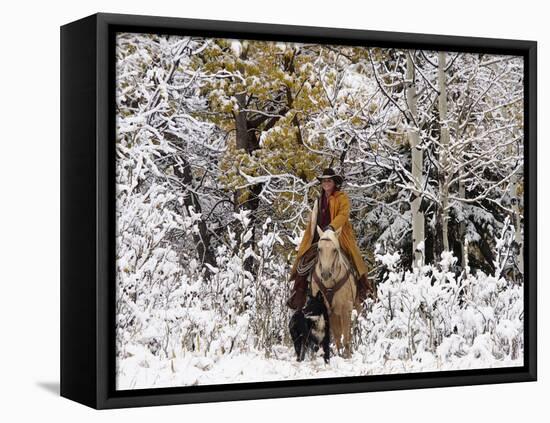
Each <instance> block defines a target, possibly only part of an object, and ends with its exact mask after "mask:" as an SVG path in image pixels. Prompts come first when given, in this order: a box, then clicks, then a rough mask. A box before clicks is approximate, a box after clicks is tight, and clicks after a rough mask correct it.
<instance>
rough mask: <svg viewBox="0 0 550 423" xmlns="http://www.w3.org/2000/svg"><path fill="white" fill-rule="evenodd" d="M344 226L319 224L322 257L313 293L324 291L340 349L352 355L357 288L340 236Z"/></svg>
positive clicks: (314, 276)
mask: <svg viewBox="0 0 550 423" xmlns="http://www.w3.org/2000/svg"><path fill="white" fill-rule="evenodd" d="M341 231H342V228H338V229H337V230H336V231H335V232H334V231H332V230H331V229H328V230H326V231H324V232H323V231H322V230H321V228H320V227H319V226H318V225H317V233H318V234H319V242H318V246H317V248H318V258H317V263H316V265H315V268H314V270H313V274H312V278H311V280H312V283H311V293H312V295H313V296H316V295H317V293H318V292H319V291H321V293H322V295H323V298H324V301H325V305H326V307H327V310H328V311H329V322H330V328H331V332H332V336H333V337H334V342H335V344H336V348H337V350H338V355H341V356H342V346H343V349H344V351H343V352H344V354H343V356H344V358H350V357H351V322H352V321H351V313H352V310H353V308H354V300H355V296H356V294H357V287H356V284H355V280H354V274H353V272H352V271H351V264H350V262H349V261H348V260H347V259H346V257H345V256H344V254H343V252H342V250H341V248H340V243H339V241H338V237H339V236H340V233H341Z"/></svg>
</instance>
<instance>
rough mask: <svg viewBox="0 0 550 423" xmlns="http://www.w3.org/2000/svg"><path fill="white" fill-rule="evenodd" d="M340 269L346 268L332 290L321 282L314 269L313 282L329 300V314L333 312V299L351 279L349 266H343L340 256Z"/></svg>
mask: <svg viewBox="0 0 550 423" xmlns="http://www.w3.org/2000/svg"><path fill="white" fill-rule="evenodd" d="M340 267H344V269H345V272H344V275H343V276H342V277H341V278H340V279H339V280H338V281H337V282H336V283H335V284H334V286H332V287H330V288H327V287H326V285H325V284H324V283H323V281H322V280H321V278H320V277H319V275H318V274H317V269H316V268H315V269H313V275H312V280H313V281H315V283H316V284H317V286H318V287H319V289H320V290H321V293H322V294H323V296H324V297H325V299H326V300H327V302H328V305H329V309H328V312H329V314H330V313H331V311H332V310H331V309H332V299H333V298H334V294H335V293H336V292H338V290H339V289H340V288H342V287H343V286H344V284H345V283H346V282H347V280H348V279H349V276H350V273H349V269H348V268H347V266H345V265H343V264H342V257H341V255H340Z"/></svg>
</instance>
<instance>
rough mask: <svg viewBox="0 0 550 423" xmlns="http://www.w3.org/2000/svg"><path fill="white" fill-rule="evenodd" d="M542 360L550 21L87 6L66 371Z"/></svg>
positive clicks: (72, 163)
mask: <svg viewBox="0 0 550 423" xmlns="http://www.w3.org/2000/svg"><path fill="white" fill-rule="evenodd" d="M533 380H536V42H534V41H520V40H505V39H487V38H471V37H456V36H442V35H426V34H410V33H397V32H378V31H364V30H351V29H336V28H318V27H305V26H286V25H272V24H258V23H243V22H223V21H208V20H193V19H179V18H164V17H151V16H134V15H117V14H103V13H99V14H95V15H92V16H89V17H86V18H83V19H81V20H78V21H75V22H72V23H69V24H67V25H64V26H62V27H61V395H62V396H64V397H66V398H69V399H72V400H75V401H78V402H81V403H83V404H86V405H88V406H91V407H95V408H117V407H131V406H146V405H160V404H177V403H190V402H206V401H228V400H240V399H256V398H273V397H285V396H299V395H319V394H333V393H344V392H366V391H377V390H394V389H411V388H426V387H441V386H458V385H472V384H485V383H501V382H520V381H533Z"/></svg>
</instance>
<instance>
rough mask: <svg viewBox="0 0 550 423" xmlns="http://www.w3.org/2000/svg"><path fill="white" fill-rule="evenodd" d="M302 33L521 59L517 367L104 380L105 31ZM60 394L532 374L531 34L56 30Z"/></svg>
mask: <svg viewBox="0 0 550 423" xmlns="http://www.w3.org/2000/svg"><path fill="white" fill-rule="evenodd" d="M117 31H130V32H153V33H154V32H159V33H170V34H197V35H202V36H216V37H226V38H254V39H261V40H277V41H304V40H307V41H313V42H316V43H337V44H354V45H362V44H364V45H369V46H379V47H385V46H392V47H403V48H412V47H415V48H423V49H433V50H445V49H447V50H450V49H452V50H460V51H467V52H477V51H483V52H487V53H494V54H514V55H521V56H523V57H524V59H525V60H524V64H525V68H524V69H525V75H524V76H525V77H524V84H525V91H524V93H525V96H524V106H525V107H524V113H525V115H524V121H525V138H524V139H525V157H524V159H525V169H526V171H525V186H526V189H525V193H524V195H525V217H526V219H525V228H524V231H525V232H524V234H525V235H524V236H525V245H524V254H525V281H526V283H525V293H524V310H525V331H524V334H525V352H524V353H525V355H524V366H523V367H510V368H495V369H484V370H460V371H442V372H430V373H413V374H399V375H395V374H394V375H380V376H368V377H366V376H365V377H359V376H358V377H345V378H331V379H319V380H295V381H284V382H261V383H237V384H224V385H208V386H187V387H177V388H158V389H138V390H132V391H116V390H115V389H114V378H115V376H114V375H115V372H114V368H115V356H114V300H115V298H114V295H115V293H114V291H115V285H114V283H113V280H114V277H115V274H114V272H115V266H114V227H115V226H114V225H115V202H114V188H115V187H114V162H115V160H114V143H113V142H112V139H113V134H114V100H113V98H114V84H115V74H114V34H115V33H116V32H117ZM60 35H61V175H60V176H61V293H60V294H61V310H60V311H61V327H60V328H61V395H62V396H63V397H66V398H69V399H71V400H74V401H77V402H80V403H82V404H85V405H88V406H90V407H93V408H97V409H105V408H119V407H135V406H151V405H167V404H183V403H198V402H210V401H231V400H243V399H259V398H277V397H291V396H304V395H320V394H336V393H351V392H368V391H380V390H398V389H413V388H431V387H443V386H459V385H476V384H489V383H504V382H523V381H534V380H536V378H537V342H536V337H537V336H536V334H537V319H536V316H537V314H536V296H537V266H536V245H537V242H536V239H537V232H536V231H537V199H536V193H537V187H536V184H537V181H536V174H537V172H536V166H537V164H536V157H537V156H536V149H537V146H536V139H537V132H536V131H537V126H536V125H537V113H536V107H537V101H536V100H537V80H536V78H537V44H536V42H534V41H519V40H506V39H489V38H473V37H457V36H442V35H429V34H412V33H399V32H380V31H365V30H351V29H336V28H320V27H306V26H288V25H273V24H261V23H248V22H225V21H212V20H197V19H181V18H167V17H153V16H136V15H122V14H105V13H98V14H94V15H91V16H88V17H86V18H83V19H80V20H78V21H75V22H72V23H69V24H67V25H64V26H62V27H61V34H60Z"/></svg>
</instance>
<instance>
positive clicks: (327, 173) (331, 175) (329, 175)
mask: <svg viewBox="0 0 550 423" xmlns="http://www.w3.org/2000/svg"><path fill="white" fill-rule="evenodd" d="M317 179H319V182H323V179H332V180H333V181H334V183H335V184H336V185H342V182H344V178H342V176H340V175H337V174H336V172H334V169H332V168H331V167H328V168H326V169H324V170H323V174H322V175H321V176H317Z"/></svg>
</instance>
